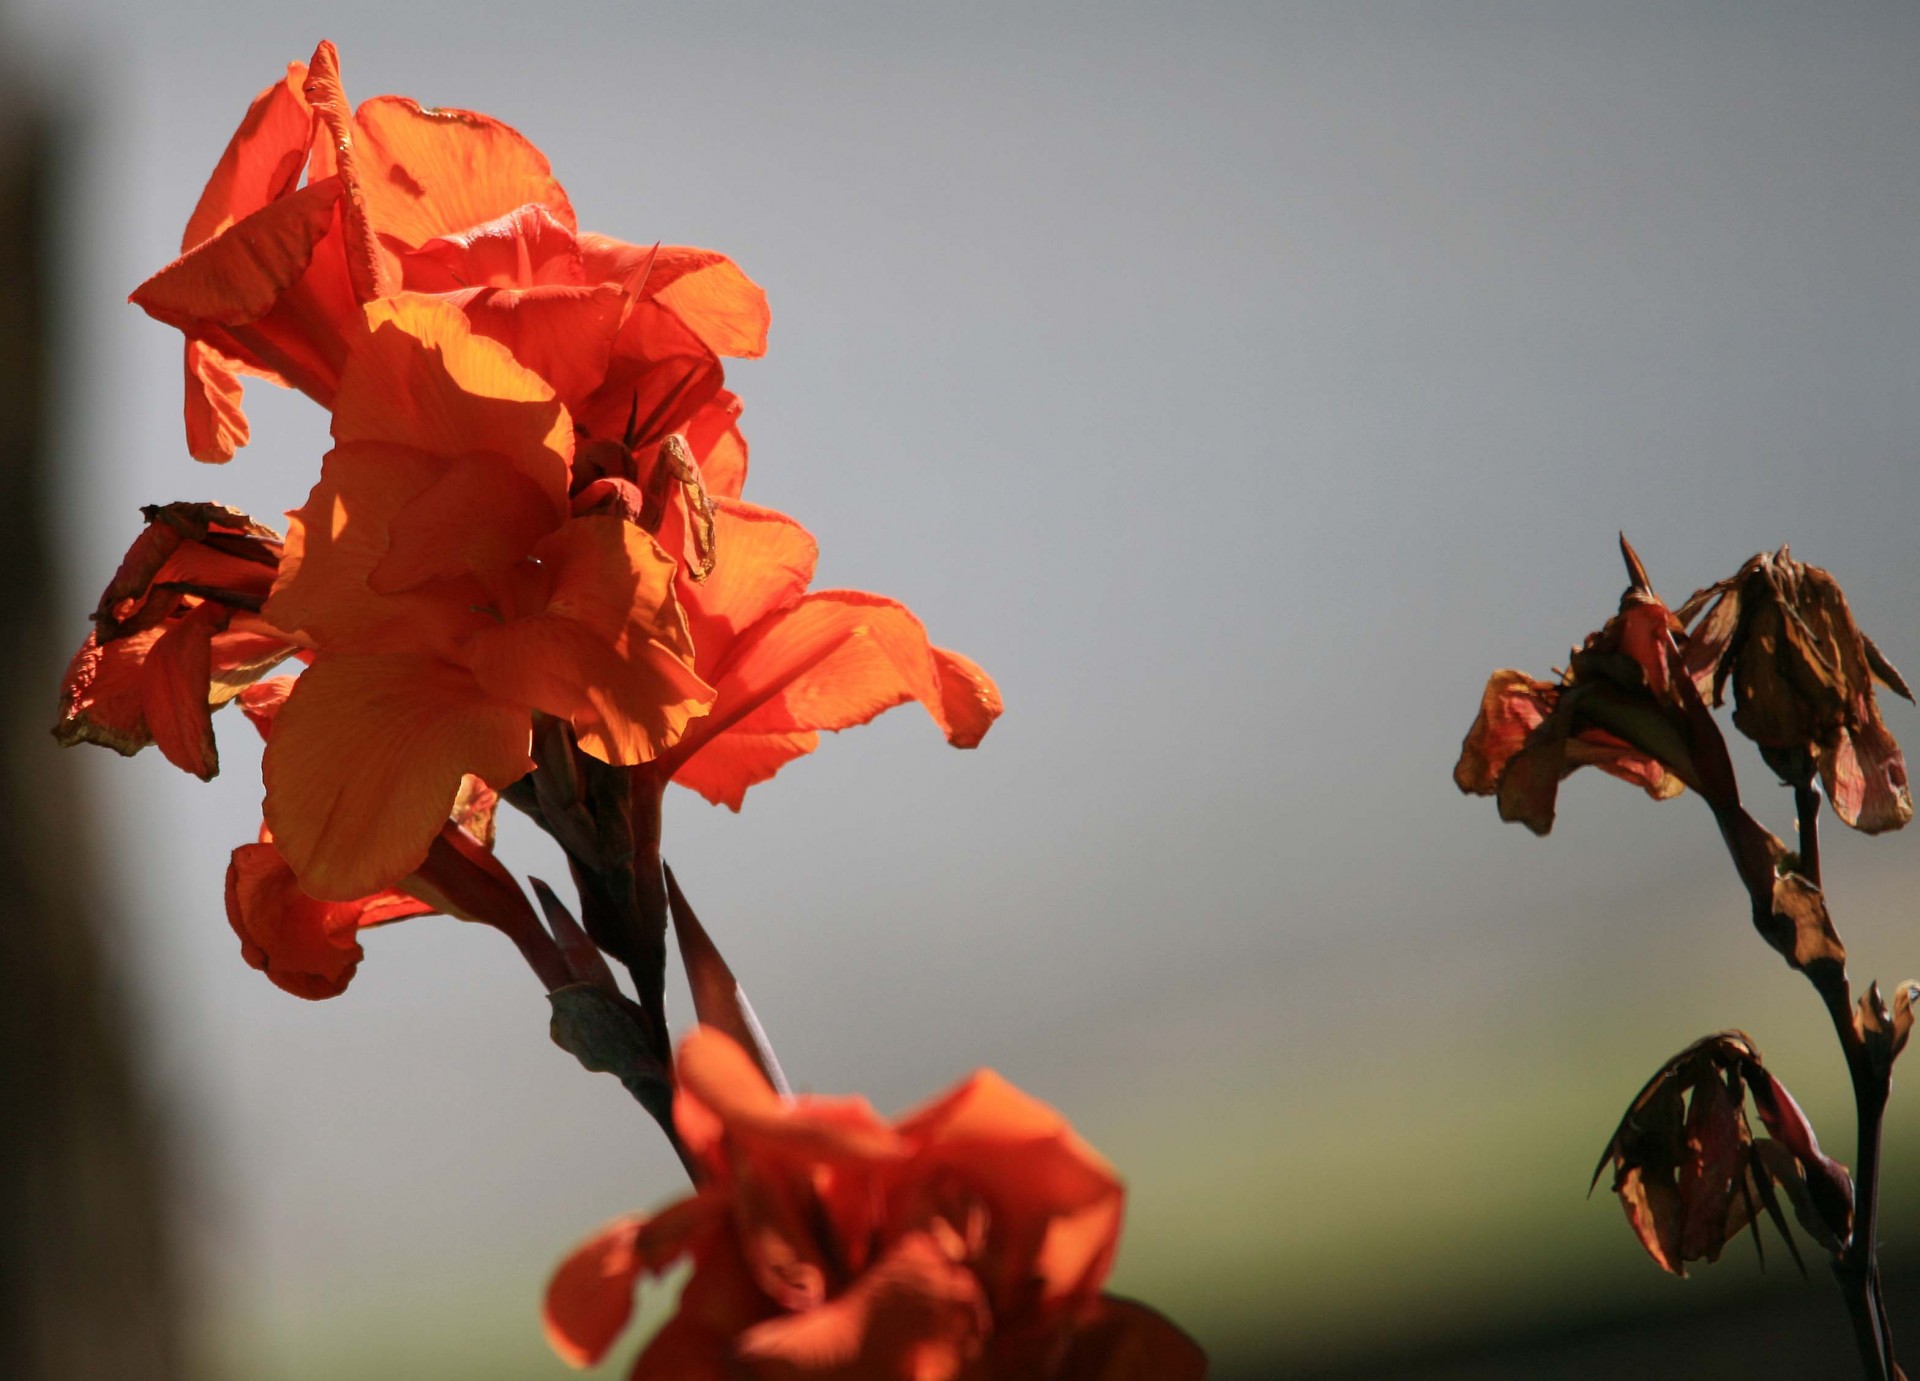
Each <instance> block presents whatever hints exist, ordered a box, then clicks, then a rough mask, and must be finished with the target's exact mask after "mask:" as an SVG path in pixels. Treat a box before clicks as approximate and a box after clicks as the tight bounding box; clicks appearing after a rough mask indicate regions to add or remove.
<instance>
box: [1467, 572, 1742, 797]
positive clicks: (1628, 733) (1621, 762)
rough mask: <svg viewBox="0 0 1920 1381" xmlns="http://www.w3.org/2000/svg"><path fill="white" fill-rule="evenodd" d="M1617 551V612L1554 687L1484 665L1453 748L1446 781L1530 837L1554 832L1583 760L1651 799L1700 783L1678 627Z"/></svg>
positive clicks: (1576, 654)
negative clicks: (1563, 787) (1563, 795)
mask: <svg viewBox="0 0 1920 1381" xmlns="http://www.w3.org/2000/svg"><path fill="white" fill-rule="evenodd" d="M1620 550H1621V554H1622V555H1623V556H1624V557H1625V559H1626V563H1627V572H1628V576H1629V581H1630V583H1629V584H1628V586H1627V590H1626V593H1625V594H1623V595H1621V597H1620V611H1619V612H1618V613H1617V614H1615V615H1614V617H1613V618H1611V619H1609V620H1608V621H1607V623H1606V626H1605V627H1603V628H1601V629H1600V630H1599V631H1598V632H1597V633H1590V634H1588V635H1587V638H1586V641H1585V642H1584V643H1582V644H1581V646H1580V647H1578V648H1576V649H1574V651H1573V653H1572V655H1571V657H1570V659H1569V662H1568V666H1567V669H1566V670H1565V671H1563V672H1561V673H1560V681H1559V684H1557V685H1556V684H1553V683H1551V682H1546V681H1536V680H1534V679H1533V678H1532V677H1530V676H1527V675H1526V674H1525V673H1523V672H1519V671H1513V670H1502V671H1496V672H1494V673H1493V675H1492V676H1491V677H1489V678H1488V680H1487V688H1486V690H1485V691H1484V692H1483V693H1482V695H1481V700H1480V713H1479V715H1478V716H1477V717H1476V718H1475V719H1474V721H1473V727H1472V728H1471V729H1469V730H1468V731H1467V736H1466V739H1465V741H1464V742H1463V743H1462V744H1461V745H1460V760H1459V762H1458V763H1457V764H1456V765H1455V766H1454V769H1453V780H1454V784H1455V785H1456V786H1458V787H1459V788H1460V790H1462V791H1464V792H1467V793H1469V794H1471V795H1476V796H1497V797H1498V798H1499V804H1500V818H1501V819H1503V820H1518V821H1520V822H1521V823H1523V824H1525V825H1526V826H1527V828H1529V829H1531V830H1532V831H1533V832H1534V833H1535V834H1545V833H1547V832H1548V831H1549V830H1551V829H1552V828H1553V811H1554V802H1555V798H1556V797H1557V795H1558V792H1559V786H1560V782H1561V781H1562V780H1563V779H1564V778H1566V777H1567V776H1569V775H1570V774H1572V773H1573V772H1574V771H1575V770H1577V769H1578V768H1581V767H1588V766H1592V767H1598V768H1599V769H1600V770H1601V771H1603V772H1606V773H1609V774H1611V775H1612V776H1615V777H1618V778H1620V779H1621V780H1622V781H1628V782H1632V783H1634V784H1635V785H1636V786H1639V787H1641V788H1642V789H1644V790H1645V791H1646V793H1647V794H1648V795H1649V796H1651V797H1653V798H1654V799H1655V800H1665V799H1667V798H1668V797H1671V796H1677V795H1679V794H1680V790H1681V788H1682V787H1686V786H1691V787H1693V788H1694V789H1695V790H1696V791H1702V790H1706V789H1707V787H1706V786H1705V785H1704V784H1703V783H1702V781H1701V773H1700V768H1699V766H1698V765H1697V764H1696V762H1695V757H1696V754H1695V752H1694V748H1693V738H1694V736H1695V734H1696V732H1697V720H1696V718H1695V717H1694V716H1693V715H1691V714H1690V713H1689V709H1690V706H1689V704H1688V697H1687V690H1688V687H1687V686H1686V685H1684V684H1683V683H1684V681H1685V672H1684V667H1683V665H1682V663H1681V661H1680V657H1679V649H1678V644H1677V642H1676V641H1675V638H1676V635H1677V634H1678V633H1679V632H1680V631H1681V625H1680V623H1679V621H1678V620H1676V619H1675V618H1674V616H1673V614H1672V613H1671V612H1670V611H1669V610H1668V608H1667V606H1666V605H1665V604H1663V603H1662V602H1661V600H1660V597H1659V596H1658V595H1656V594H1654V592H1653V587H1652V586H1651V585H1650V584H1649V583H1648V581H1647V576H1646V571H1645V569H1644V568H1643V567H1642V566H1641V564H1640V559H1639V557H1638V556H1637V555H1635V554H1634V550H1633V548H1632V547H1631V546H1629V545H1627V542H1626V539H1625V538H1622V539H1621V542H1620ZM1694 698H1695V699H1697V697H1694Z"/></svg>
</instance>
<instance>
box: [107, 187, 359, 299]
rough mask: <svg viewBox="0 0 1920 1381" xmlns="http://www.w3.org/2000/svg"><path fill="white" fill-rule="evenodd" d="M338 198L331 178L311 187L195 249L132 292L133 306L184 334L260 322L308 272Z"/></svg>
mask: <svg viewBox="0 0 1920 1381" xmlns="http://www.w3.org/2000/svg"><path fill="white" fill-rule="evenodd" d="M339 198H340V184H339V183H338V182H336V181H334V180H333V179H331V178H329V179H327V180H326V181H323V182H315V183H309V184H308V185H307V186H305V187H302V188H301V189H300V190H299V191H297V192H293V193H290V194H289V195H287V196H284V197H282V198H280V199H279V200H278V201H275V202H271V203H269V204H268V205H266V206H264V207H262V208H261V209H260V210H258V211H255V212H254V213H253V214H251V215H249V216H247V217H246V218H245V219H243V220H241V221H239V222H238V223H236V224H235V225H233V226H231V227H229V228H228V229H227V230H226V231H225V232H224V233H223V234H221V235H219V236H216V237H215V238H213V239H211V240H206V241H204V242H202V243H200V244H199V245H196V246H195V247H194V248H193V249H191V250H189V251H188V252H187V253H185V254H183V255H181V256H180V257H179V258H178V259H175V260H174V261H173V262H172V263H171V264H168V265H167V266H166V267H165V268H163V269H161V270H160V272H158V273H156V274H154V275H153V277H151V278H149V279H148V280H147V281H146V282H144V283H142V284H141V285H140V286H139V287H137V288H135V289H134V290H133V295H132V297H131V299H130V300H131V301H132V302H134V303H135V304H137V305H138V306H139V307H140V308H141V309H142V310H143V311H145V312H146V313H147V315H148V316H151V317H153V318H154V319H155V320H157V321H164V322H166V323H167V325H169V326H177V327H179V328H180V329H181V330H183V331H192V330H193V329H194V328H196V327H197V326H198V325H199V324H200V323H202V322H212V323H214V324H217V325H228V326H232V325H239V324H242V323H245V322H250V321H257V320H258V319H259V318H261V317H263V316H265V315H266V314H267V313H268V312H269V311H270V310H271V309H272V308H273V305H274V304H275V303H276V302H278V301H279V300H280V298H281V297H282V295H284V294H285V293H286V292H287V290H288V289H290V288H291V287H293V285H294V284H295V283H298V282H299V281H300V279H301V277H302V276H303V275H304V274H305V273H306V271H307V267H308V265H309V264H311V263H312V261H313V256H314V247H315V246H316V245H318V244H319V243H320V240H321V237H322V236H324V235H325V234H326V233H327V230H328V228H329V227H330V226H331V225H332V224H333V223H334V215H333V213H334V203H335V202H337V201H338V200H339Z"/></svg>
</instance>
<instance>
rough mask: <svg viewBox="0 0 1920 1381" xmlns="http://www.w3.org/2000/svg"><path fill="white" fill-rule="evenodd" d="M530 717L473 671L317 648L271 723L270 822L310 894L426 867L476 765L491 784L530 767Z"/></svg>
mask: <svg viewBox="0 0 1920 1381" xmlns="http://www.w3.org/2000/svg"><path fill="white" fill-rule="evenodd" d="M531 734H532V718H531V715H530V713H529V711H528V710H527V709H526V708H525V707H524V706H520V705H508V704H502V703H501V702H499V701H497V700H494V699H492V698H490V697H488V696H487V695H486V694H485V693H484V692H483V691H482V690H481V689H480V686H479V684H478V683H477V682H476V681H475V680H474V679H473V675H472V673H471V672H468V671H467V670H465V669H464V668H462V667H456V666H452V665H449V664H447V663H445V662H442V661H439V660H438V659H436V658H433V657H428V656H420V655H411V654H407V653H393V654H388V655H383V656H361V657H356V656H345V655H334V656H321V657H319V658H317V659H316V660H315V661H314V664H313V665H312V666H311V667H309V668H308V669H307V671H306V672H305V673H304V674H303V675H302V676H301V677H300V679H299V681H298V682H297V683H296V684H295V686H294V688H293V692H292V694H291V695H290V696H289V697H288V698H287V703H286V706H285V707H284V708H283V709H282V710H281V711H280V715H279V718H278V720H277V721H276V722H275V724H274V730H273V736H272V738H271V739H270V740H269V741H268V743H267V752H266V759H265V763H264V767H263V771H264V774H265V777H266V783H267V799H266V816H267V825H268V827H269V828H270V829H271V830H272V831H273V835H274V838H275V840H277V841H278V843H279V845H280V850H281V852H282V853H283V854H285V855H286V858H287V862H288V863H289V864H291V865H292V867H293V870H294V872H295V874H296V875H297V876H298V877H299V879H300V885H301V887H302V888H304V889H305V890H306V891H307V892H308V893H309V894H310V895H312V896H315V897H319V898H322V899H324V900H330V901H351V900H353V899H355V898H358V897H363V896H366V895H368V894H370V893H373V892H377V891H380V890H381V889H383V888H386V887H390V886H392V885H393V884H394V883H396V882H398V881H399V880H400V879H401V878H403V877H405V876H406V875H407V874H408V873H411V872H412V871H413V870H414V869H416V868H418V867H419V866H420V864H421V861H422V860H424V859H425V858H426V856H427V850H428V848H429V846H430V845H431V844H432V843H433V839H434V836H435V835H437V834H438V833H439V832H440V827H441V825H442V824H444V823H445V822H446V819H447V812H448V811H449V810H450V809H451V808H452V806H453V803H454V798H455V796H456V795H457V794H458V792H459V790H460V780H461V778H462V776H464V775H465V774H467V773H469V772H470V773H472V774H473V775H474V776H476V777H479V778H480V779H481V780H483V781H485V782H486V783H487V785H489V786H491V787H493V788H494V789H495V790H501V789H504V788H505V787H507V786H508V785H510V784H511V783H513V782H514V781H516V780H518V779H519V778H520V777H521V776H523V775H524V774H525V773H526V772H528V771H529V770H530V769H531V768H532V767H533V762H532V760H531V759H530V758H529V757H528V756H527V748H528V744H529V741H530V738H531Z"/></svg>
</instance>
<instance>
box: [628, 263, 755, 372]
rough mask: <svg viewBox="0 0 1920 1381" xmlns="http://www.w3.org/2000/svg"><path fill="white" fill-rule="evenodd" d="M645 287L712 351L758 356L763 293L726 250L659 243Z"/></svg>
mask: <svg viewBox="0 0 1920 1381" xmlns="http://www.w3.org/2000/svg"><path fill="white" fill-rule="evenodd" d="M648 287H649V289H650V291H651V295H652V297H653V299H654V301H656V302H659V303H661V304H662V305H663V306H665V307H667V308H669V309H671V310H672V312H673V314H674V315H675V316H677V317H679V318H680V320H682V321H684V322H686V323H687V329H688V330H690V331H692V332H693V333H694V335H696V336H698V337H700V339H701V341H702V342H703V343H704V344H705V345H706V347H707V349H709V350H711V351H713V353H714V354H716V355H732V356H735V357H737V358H741V359H758V358H759V357H760V356H762V355H764V354H766V353H767V325H768V322H769V321H770V319H771V318H770V316H769V314H768V311H767V295H766V293H765V292H763V291H761V288H760V285H759V284H758V283H755V282H754V281H753V280H752V279H751V278H749V277H747V275H746V274H744V273H742V272H740V270H739V268H738V267H736V266H735V264H734V262H733V260H731V259H729V258H727V256H726V255H724V254H719V253H716V252H714V251H713V250H711V249H688V248H685V247H682V246H678V245H662V246H661V247H660V252H659V254H658V255H656V256H655V258H654V262H653V275H652V278H651V280H650V282H649V284H648Z"/></svg>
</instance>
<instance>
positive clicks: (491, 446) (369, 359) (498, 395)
mask: <svg viewBox="0 0 1920 1381" xmlns="http://www.w3.org/2000/svg"><path fill="white" fill-rule="evenodd" d="M366 315H367V325H368V327H369V329H370V331H371V336H370V338H369V339H368V340H367V341H366V342H365V343H363V344H362V345H361V346H360V348H358V349H357V350H355V351H354V353H353V355H352V356H351V357H350V358H349V359H348V362H347V367H346V369H345V370H344V371H342V373H341V377H340V388H339V391H338V392H337V394H336V395H335V397H334V410H333V439H334V440H335V441H336V442H341V443H345V442H349V441H379V442H385V443H387V444H390V445H396V446H412V447H416V448H417V449H419V450H422V451H427V452H429V453H431V454H433V455H439V456H446V457H449V458H450V457H453V456H458V455H464V454H466V453H467V452H469V451H490V452H494V453H496V454H499V455H503V456H505V457H507V459H508V460H509V461H510V462H512V464H513V465H514V467H515V468H516V469H518V470H520V471H521V472H522V473H524V474H526V475H527V476H528V478H530V479H532V480H534V481H535V482H536V483H538V484H540V485H541V487H542V488H543V489H545V490H547V491H548V492H549V493H552V494H554V495H556V498H555V506H556V510H557V511H558V510H559V509H560V506H561V505H562V504H563V503H564V501H565V496H566V492H567V474H568V468H569V466H570V465H571V464H572V461H573V423H572V420H571V419H570V418H568V416H567V411H566V409H565V408H564V407H562V406H561V405H560V403H559V402H558V401H557V400H556V399H555V397H554V393H553V390H552V389H551V388H549V387H548V386H547V384H546V383H545V382H544V381H543V380H542V379H541V378H540V376H539V375H537V374H535V373H534V372H533V371H532V370H530V369H527V368H525V367H524V366H522V365H521V364H519V363H518V362H517V361H516V360H515V359H514V358H513V355H512V353H511V352H510V351H508V349H507V348H506V347H505V346H503V345H501V344H499V343H498V342H497V341H491V340H487V339H485V338H484V337H481V336H479V335H476V334H475V333H474V331H473V329H472V327H471V326H469V324H468V322H467V318H466V316H465V315H464V314H463V313H462V312H461V311H460V310H459V308H457V307H455V306H453V305H452V304H450V303H448V302H445V301H442V300H440V299H437V298H431V297H421V296H417V295H413V294H404V293H403V294H401V295H400V296H398V297H393V298H388V299H385V300H383V301H379V302H371V303H368V304H367V308H366Z"/></svg>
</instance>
